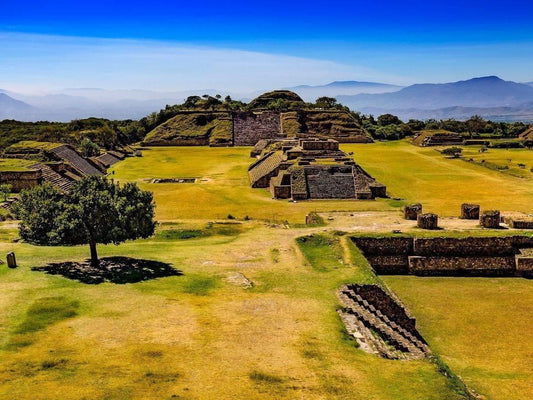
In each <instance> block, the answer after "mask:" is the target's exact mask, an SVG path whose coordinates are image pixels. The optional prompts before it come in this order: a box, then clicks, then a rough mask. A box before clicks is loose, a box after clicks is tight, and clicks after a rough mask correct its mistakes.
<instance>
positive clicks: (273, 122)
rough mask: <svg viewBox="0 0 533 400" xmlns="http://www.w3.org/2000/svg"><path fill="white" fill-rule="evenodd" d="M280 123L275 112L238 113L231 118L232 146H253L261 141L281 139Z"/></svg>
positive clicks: (278, 116)
mask: <svg viewBox="0 0 533 400" xmlns="http://www.w3.org/2000/svg"><path fill="white" fill-rule="evenodd" d="M280 123H281V122H280V113H279V112H275V111H261V112H247V113H238V114H236V115H235V116H234V117H233V144H234V145H235V146H254V145H255V144H256V143H257V142H258V141H259V140H262V139H275V138H276V137H279V138H281V137H282V134H281V127H280Z"/></svg>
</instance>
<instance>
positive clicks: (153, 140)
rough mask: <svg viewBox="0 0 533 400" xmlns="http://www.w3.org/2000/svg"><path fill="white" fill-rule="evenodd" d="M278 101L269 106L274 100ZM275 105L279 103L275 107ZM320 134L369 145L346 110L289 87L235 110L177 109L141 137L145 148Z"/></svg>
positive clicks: (244, 142) (241, 142) (251, 143)
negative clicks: (308, 99) (315, 102)
mask: <svg viewBox="0 0 533 400" xmlns="http://www.w3.org/2000/svg"><path fill="white" fill-rule="evenodd" d="M276 102H277V103H280V104H278V105H277V106H275V107H272V104H273V103H276ZM278 106H279V107H278ZM305 137H322V138H331V139H335V140H337V141H339V142H342V143H370V142H372V141H373V140H372V137H371V136H370V135H369V134H368V132H366V131H365V129H364V128H363V127H362V126H361V124H360V123H359V122H358V121H357V119H356V118H355V117H354V116H353V115H352V114H351V113H350V112H349V111H346V110H339V109H331V110H323V109H320V108H310V107H309V106H308V105H306V103H305V102H304V101H303V100H302V99H301V98H300V96H298V95H297V94H296V93H293V92H291V91H288V90H275V91H272V92H267V93H264V94H262V95H260V96H258V97H257V98H255V99H254V100H252V101H251V102H250V103H249V104H248V106H247V107H244V108H242V109H239V110H229V109H227V110H223V109H216V110H215V109H213V110H205V109H201V110H182V111H179V112H177V115H175V116H174V117H173V118H171V119H169V120H168V121H166V122H164V123H162V124H161V125H159V126H157V127H156V128H155V129H154V130H152V131H151V132H149V133H148V135H147V136H146V137H145V138H144V140H143V145H147V146H254V145H255V144H256V143H257V142H258V141H260V140H265V139H266V140H275V139H291V138H293V139H297V138H305Z"/></svg>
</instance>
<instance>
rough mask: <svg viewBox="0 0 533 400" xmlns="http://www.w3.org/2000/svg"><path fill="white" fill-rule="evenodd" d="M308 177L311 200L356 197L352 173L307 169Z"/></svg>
mask: <svg viewBox="0 0 533 400" xmlns="http://www.w3.org/2000/svg"><path fill="white" fill-rule="evenodd" d="M350 170H351V168H350ZM306 175H307V189H308V191H309V197H310V198H311V199H353V198H354V196H355V184H354V179H353V175H352V174H351V172H350V173H344V172H333V173H332V171H328V170H326V169H325V168H320V169H318V170H317V171H308V170H307V169H306Z"/></svg>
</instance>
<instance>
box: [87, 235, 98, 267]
mask: <svg viewBox="0 0 533 400" xmlns="http://www.w3.org/2000/svg"><path fill="white" fill-rule="evenodd" d="M89 246H90V248H91V265H92V266H93V267H98V265H100V261H99V260H98V252H97V251H96V242H94V241H91V242H90V243H89Z"/></svg>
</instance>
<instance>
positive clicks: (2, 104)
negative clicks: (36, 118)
mask: <svg viewBox="0 0 533 400" xmlns="http://www.w3.org/2000/svg"><path fill="white" fill-rule="evenodd" d="M34 111H35V108H34V107H32V106H31V105H29V104H26V103H25V102H23V101H20V100H17V99H14V98H12V97H11V96H8V95H7V94H5V93H2V92H1V91H0V119H8V118H20V117H23V116H24V115H25V114H27V113H32V112H34Z"/></svg>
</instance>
